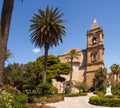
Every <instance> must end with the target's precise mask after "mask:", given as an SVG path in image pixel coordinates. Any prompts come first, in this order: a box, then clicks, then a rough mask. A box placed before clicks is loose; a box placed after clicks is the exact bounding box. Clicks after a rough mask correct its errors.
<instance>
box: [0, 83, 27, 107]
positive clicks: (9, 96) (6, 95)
mask: <svg viewBox="0 0 120 108" xmlns="http://www.w3.org/2000/svg"><path fill="white" fill-rule="evenodd" d="M26 100H27V96H26V95H24V94H22V93H21V92H20V91H18V90H17V89H15V88H14V87H11V86H9V85H6V86H4V87H2V89H1V90H0V105H1V106H2V107H1V106H0V108H4V107H5V108H24V104H25V103H26ZM3 106H4V107H3Z"/></svg>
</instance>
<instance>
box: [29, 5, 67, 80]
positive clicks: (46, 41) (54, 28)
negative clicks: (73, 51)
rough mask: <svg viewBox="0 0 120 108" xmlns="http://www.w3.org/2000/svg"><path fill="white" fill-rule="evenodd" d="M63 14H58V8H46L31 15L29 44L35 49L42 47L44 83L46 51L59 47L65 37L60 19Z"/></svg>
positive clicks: (44, 77)
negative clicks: (43, 54) (43, 52)
mask: <svg viewBox="0 0 120 108" xmlns="http://www.w3.org/2000/svg"><path fill="white" fill-rule="evenodd" d="M62 16H63V13H60V10H59V8H55V9H53V8H51V9H49V7H48V6H47V7H46V10H45V11H43V10H41V9H39V10H38V14H33V17H32V20H30V21H31V22H32V24H31V26H30V31H31V30H33V32H32V33H31V35H30V36H31V42H32V43H34V44H35V47H40V48H42V47H44V50H45V58H44V72H43V82H45V81H46V73H47V72H46V70H47V57H48V50H49V48H50V47H53V46H54V45H55V46H57V45H59V41H60V42H61V43H62V42H63V41H62V37H63V36H64V35H65V27H64V26H63V25H62V24H61V23H63V22H65V21H64V20H62V19H61V17H62Z"/></svg>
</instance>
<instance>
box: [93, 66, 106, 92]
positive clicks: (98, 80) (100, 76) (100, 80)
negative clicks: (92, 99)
mask: <svg viewBox="0 0 120 108" xmlns="http://www.w3.org/2000/svg"><path fill="white" fill-rule="evenodd" d="M106 75H107V69H106V68H100V69H98V71H97V72H96V73H95V77H94V79H93V87H94V89H95V90H98V91H104V90H105V87H106Z"/></svg>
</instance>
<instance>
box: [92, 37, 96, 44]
mask: <svg viewBox="0 0 120 108" xmlns="http://www.w3.org/2000/svg"><path fill="white" fill-rule="evenodd" d="M92 42H93V45H95V44H96V43H97V38H96V37H93V39H92Z"/></svg>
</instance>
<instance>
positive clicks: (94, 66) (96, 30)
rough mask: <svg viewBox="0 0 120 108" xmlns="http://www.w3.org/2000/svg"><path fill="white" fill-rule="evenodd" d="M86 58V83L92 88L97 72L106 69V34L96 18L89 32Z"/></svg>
mask: <svg viewBox="0 0 120 108" xmlns="http://www.w3.org/2000/svg"><path fill="white" fill-rule="evenodd" d="M86 57H87V58H86V59H87V60H86V83H87V84H88V85H89V86H92V83H93V78H94V75H95V72H96V71H97V70H98V69H99V68H100V67H104V33H103V30H102V28H101V27H100V26H99V25H98V23H97V21H96V18H94V21H93V24H92V26H91V28H90V30H88V31H87V48H86Z"/></svg>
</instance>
